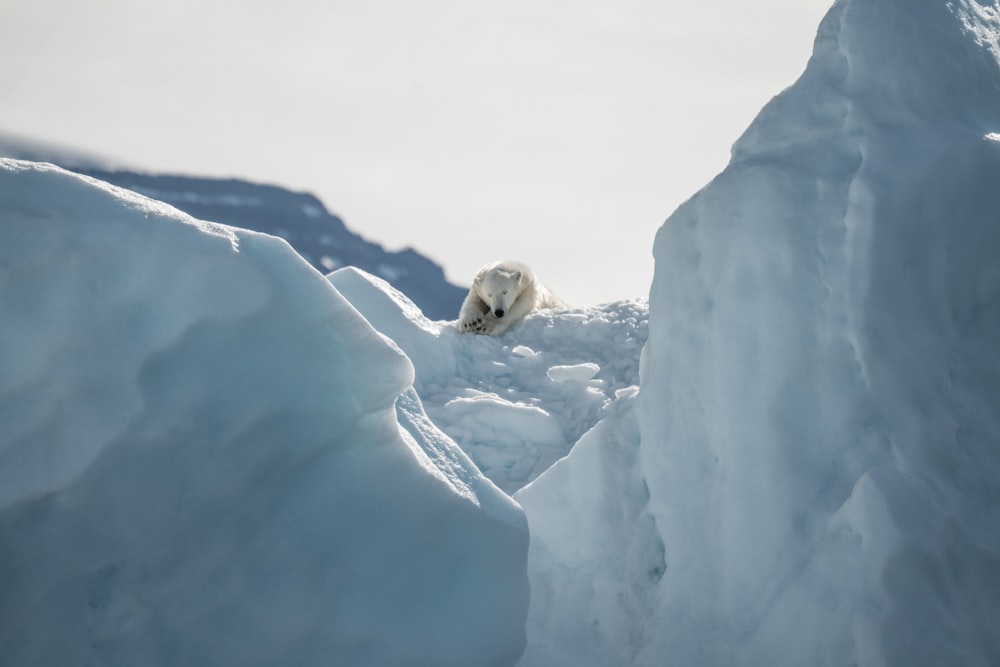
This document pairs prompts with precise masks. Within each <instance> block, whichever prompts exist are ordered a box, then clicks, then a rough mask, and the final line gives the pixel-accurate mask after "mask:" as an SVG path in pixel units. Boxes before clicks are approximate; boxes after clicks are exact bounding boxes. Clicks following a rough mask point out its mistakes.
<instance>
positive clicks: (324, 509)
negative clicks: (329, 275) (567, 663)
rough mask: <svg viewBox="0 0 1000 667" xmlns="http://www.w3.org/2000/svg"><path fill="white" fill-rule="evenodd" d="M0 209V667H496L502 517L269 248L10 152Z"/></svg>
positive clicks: (512, 562) (370, 347) (497, 499)
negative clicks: (396, 666)
mask: <svg viewBox="0 0 1000 667" xmlns="http://www.w3.org/2000/svg"><path fill="white" fill-rule="evenodd" d="M0 215H2V222H0V322H2V326H0V656H2V658H0V662H3V663H4V664H9V665H43V664H46V665H70V664H101V665H111V664H133V665H180V664H214V665H237V664H239V665H254V664H260V665H263V664H268V665H279V664H280V665H319V664H330V663H331V661H332V662H335V663H337V664H350V665H373V666H379V667H381V666H383V665H392V664H407V665H427V666H428V667H431V666H435V667H436V666H439V665H455V666H461V667H465V666H467V665H470V664H485V665H498V666H499V665H510V664H512V663H513V662H514V661H515V660H516V659H517V657H518V656H519V655H520V653H521V651H522V649H523V645H524V616H525V613H526V608H527V602H528V590H527V581H526V573H525V568H526V565H525V551H526V544H527V532H526V526H525V521H524V516H523V514H522V513H521V511H520V509H519V508H518V507H517V506H516V505H515V504H514V503H513V502H511V500H510V499H509V498H508V497H507V496H506V495H504V494H503V493H501V492H500V491H499V490H498V489H497V488H496V487H495V486H493V484H491V483H490V482H489V481H488V480H486V479H485V478H484V477H483V476H482V475H481V474H480V473H479V472H478V470H476V468H475V466H473V465H472V464H471V462H470V461H469V460H468V458H467V457H466V456H465V455H464V454H463V453H462V452H461V451H460V450H459V449H458V448H457V447H456V446H455V444H454V443H453V442H452V441H451V440H450V439H448V438H447V436H445V435H444V434H443V433H441V432H440V430H438V429H436V428H435V427H434V426H433V424H431V423H430V421H429V420H427V418H426V416H425V415H424V414H423V410H422V409H421V407H420V404H419V400H417V399H416V397H415V395H414V394H413V392H412V390H408V387H409V385H410V383H411V382H412V379H413V367H412V365H411V364H410V363H409V362H408V361H407V360H406V358H405V357H404V355H403V354H402V353H401V352H400V351H399V349H398V348H397V347H396V346H394V345H392V344H390V343H389V342H387V341H386V339H385V338H384V337H383V336H381V335H380V334H378V333H377V332H376V331H375V330H374V329H372V327H371V325H370V324H369V323H368V322H367V321H365V320H364V319H363V318H362V317H361V316H359V315H358V313H357V311H356V310H355V309H354V308H352V307H351V306H350V304H349V303H348V302H347V301H346V300H344V298H343V297H341V296H340V295H339V294H338V293H337V292H336V291H335V290H334V289H333V288H332V287H331V286H330V284H329V282H328V281H326V280H324V279H323V277H322V276H321V275H320V274H319V273H317V272H316V271H315V270H313V269H312V268H310V267H309V266H308V265H307V264H306V263H305V262H304V260H303V259H302V258H301V257H299V256H298V255H296V254H295V253H294V252H293V251H292V250H291V248H290V247H289V246H288V245H287V243H285V242H284V241H281V240H280V239H277V238H274V237H269V236H265V235H262V234H257V233H253V232H247V231H244V230H237V229H233V228H228V227H222V226H219V225H214V224H211V223H205V222H200V221H197V220H194V219H192V218H190V217H188V216H186V215H184V214H181V213H180V212H179V211H177V210H176V209H172V208H170V207H169V206H166V205H163V204H160V203H158V202H154V201H152V200H149V199H146V198H145V197H142V196H139V195H136V194H134V193H130V192H127V191H123V190H119V189H117V188H114V187H112V186H110V185H107V184H102V183H100V182H97V181H93V180H91V179H87V178H85V177H82V176H77V175H74V174H70V173H69V172H65V171H63V170H61V169H58V168H55V167H52V166H51V165H48V166H46V165H39V164H32V163H23V162H14V161H10V160H3V161H0ZM54 267H58V270H56V269H55V268H54ZM401 396H402V397H401ZM400 397H401V398H400ZM397 399H399V400H398V401H397Z"/></svg>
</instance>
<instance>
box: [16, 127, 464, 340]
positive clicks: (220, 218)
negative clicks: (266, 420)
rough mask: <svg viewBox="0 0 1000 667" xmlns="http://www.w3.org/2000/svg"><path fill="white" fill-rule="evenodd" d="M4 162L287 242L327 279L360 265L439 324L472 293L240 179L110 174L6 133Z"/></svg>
mask: <svg viewBox="0 0 1000 667" xmlns="http://www.w3.org/2000/svg"><path fill="white" fill-rule="evenodd" d="M0 156H3V157H13V158H18V159H24V160H32V161H35V162H42V161H44V162H52V163H54V164H58V165H59V166H61V167H64V168H67V169H71V170H73V171H76V172H79V173H83V174H87V175H89V176H93V177H95V178H98V179H100V180H102V181H107V182H109V183H112V184H114V185H118V186H120V187H123V188H128V189H129V190H134V191H136V192H139V193H142V194H144V195H146V196H149V197H152V198H154V199H158V200H160V201H163V202H166V203H168V204H170V205H171V206H174V207H176V208H178V209H180V210H182V211H184V212H185V213H188V214H190V215H192V216H194V217H196V218H200V219H202V220H211V221H213V222H220V223H223V224H227V225H233V226H239V227H243V228H245V229H252V230H254V231H258V232H264V233H266V234H272V235H274V236H280V237H281V238H283V239H285V240H286V241H288V243H289V244H291V246H292V247H293V248H295V250H296V251H297V252H298V253H299V254H300V255H302V257H303V258H305V259H306V261H308V262H309V263H310V264H312V265H313V266H314V267H316V268H317V269H318V270H319V271H320V272H322V273H324V274H325V273H329V272H330V271H333V270H335V269H338V268H341V267H344V266H356V267H358V268H361V269H364V270H365V271H367V272H369V273H372V274H375V275H378V276H381V277H382V278H384V279H385V280H386V281H388V282H389V283H390V284H391V285H392V286H393V287H395V288H396V289H398V290H400V291H401V292H403V293H404V294H406V295H407V296H408V297H409V298H410V299H411V300H412V301H413V302H414V303H415V304H417V306H419V307H420V309H421V310H422V311H423V312H424V314H425V315H426V316H427V317H429V318H431V319H433V320H451V319H454V318H455V316H456V315H457V313H458V310H459V308H460V306H461V305H462V299H464V298H465V293H466V289H465V288H462V287H458V286H456V285H453V284H451V283H449V282H448V281H447V279H446V278H445V275H444V270H443V269H442V268H441V267H440V266H439V265H438V264H435V263H434V262H433V261H431V260H430V259H428V258H427V257H425V256H423V255H421V254H420V253H418V252H417V251H416V250H413V249H411V248H407V249H405V250H401V251H399V252H390V251H387V250H386V249H385V248H383V247H382V246H381V245H379V244H378V243H373V242H371V241H367V240H365V239H364V238H362V237H361V236H360V235H358V234H356V233H354V232H352V231H351V230H349V229H347V227H346V226H345V225H344V223H343V221H342V220H341V219H340V218H338V217H337V216H335V215H333V214H331V213H330V212H329V211H327V210H326V208H325V207H324V206H323V203H322V202H320V200H319V199H317V198H316V197H314V196H313V195H311V194H308V193H304V192H293V191H291V190H286V189H284V188H281V187H277V186H272V185H261V184H257V183H251V182H248V181H243V180H238V179H217V178H201V177H191V176H178V175H168V174H151V173H143V172H139V171H135V170H131V169H118V168H112V167H111V166H110V162H109V161H104V160H101V159H100V158H99V157H95V156H91V155H85V154H83V153H79V152H76V151H72V150H69V149H62V148H60V147H55V146H51V145H48V144H44V143H41V142H35V141H29V140H23V139H19V138H16V137H12V136H10V135H6V134H0Z"/></svg>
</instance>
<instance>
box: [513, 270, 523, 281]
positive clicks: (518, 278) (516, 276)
mask: <svg viewBox="0 0 1000 667" xmlns="http://www.w3.org/2000/svg"><path fill="white" fill-rule="evenodd" d="M512 277H513V278H514V280H515V281H517V282H520V280H521V272H520V271H515V272H514V275H513V276H512Z"/></svg>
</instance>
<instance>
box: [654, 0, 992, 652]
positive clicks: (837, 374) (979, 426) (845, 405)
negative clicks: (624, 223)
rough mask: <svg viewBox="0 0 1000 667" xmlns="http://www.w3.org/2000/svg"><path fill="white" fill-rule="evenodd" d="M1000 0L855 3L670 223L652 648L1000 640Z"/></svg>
mask: <svg viewBox="0 0 1000 667" xmlns="http://www.w3.org/2000/svg"><path fill="white" fill-rule="evenodd" d="M998 35H1000V13H998V7H997V4H996V3H984V2H977V1H976V0H965V1H958V2H945V1H944V0H920V1H917V2H914V1H912V0H906V1H903V0H846V1H844V2H839V3H837V4H836V5H835V6H834V7H833V9H832V10H831V11H830V13H829V14H828V15H827V17H826V18H825V20H824V21H823V24H822V25H821V27H820V31H819V35H818V38H817V41H816V48H815V54H814V56H813V58H812V59H811V61H810V63H809V65H808V68H807V70H806V72H805V73H804V75H803V76H802V78H801V79H800V80H799V81H798V82H797V83H796V84H795V85H794V86H793V87H791V88H790V89H789V90H787V91H785V92H784V93H782V94H781V95H780V96H778V97H777V98H776V99H775V100H773V101H772V102H771V103H770V104H769V105H768V106H767V107H766V108H765V109H764V110H763V111H762V112H761V114H760V116H759V117H758V118H757V120H756V121H755V122H754V123H753V125H752V126H751V127H750V129H749V130H748V131H747V132H746V134H745V135H744V136H743V137H742V138H741V139H740V140H739V141H738V142H737V143H736V145H735V146H734V148H733V157H732V162H731V164H730V165H729V167H728V168H727V169H726V170H725V171H724V172H723V173H722V174H721V175H720V176H719V177H717V178H716V179H715V180H714V181H713V182H712V183H711V184H710V185H709V186H708V187H707V188H705V189H704V190H703V191H702V192H700V193H698V195H696V196H695V197H694V198H692V199H691V200H690V201H689V202H687V203H686V204H685V205H684V206H682V207H681V208H680V209H679V210H678V211H677V212H676V213H675V214H674V215H673V216H672V217H671V218H670V219H669V220H668V221H667V222H666V223H665V224H664V226H663V227H662V228H661V230H660V232H659V234H658V236H657V239H656V244H655V249H654V253H655V256H656V277H655V280H654V284H653V288H652V292H651V299H650V304H651V313H650V343H649V344H648V346H647V348H646V356H645V359H644V365H643V368H642V377H643V385H642V394H641V399H640V400H641V410H642V412H641V415H642V416H641V421H642V430H641V438H642V445H641V454H640V459H641V462H642V467H643V470H644V471H645V473H646V475H647V481H648V484H649V489H650V510H651V512H652V514H653V516H654V518H655V520H656V523H657V526H658V527H659V529H660V531H661V535H662V537H663V540H664V543H665V547H666V563H667V569H666V573H665V576H664V578H663V580H662V582H661V583H660V596H659V604H658V607H657V609H656V611H655V619H656V623H657V624H658V629H659V630H660V634H659V635H658V636H657V637H656V639H655V640H654V641H652V642H651V643H650V644H648V645H647V646H645V647H643V648H642V649H641V650H640V653H639V660H638V662H639V664H662V660H663V659H664V657H665V656H670V657H672V658H673V659H674V660H676V664H701V665H710V664H718V665H731V664H772V665H776V664H787V665H802V664H809V665H839V664H851V663H855V664H864V665H882V664H886V665H888V664H891V665H901V664H907V665H938V664H949V665H971V664H993V663H995V662H997V660H1000V621H998V619H1000V448H997V446H996V445H997V443H998V440H1000V409H998V408H1000V348H998V346H997V341H1000V264H998V263H997V260H996V258H997V256H998V254H1000V218H998V217H997V211H1000V187H998V184H1000V142H998V141H997V136H996V135H995V134H993V133H995V132H997V131H998V130H1000V65H998V53H1000V49H998V44H997V36H998Z"/></svg>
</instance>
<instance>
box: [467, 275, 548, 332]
mask: <svg viewBox="0 0 1000 667" xmlns="http://www.w3.org/2000/svg"><path fill="white" fill-rule="evenodd" d="M565 307H566V304H565V303H563V302H562V301H560V300H559V299H558V298H557V297H556V296H555V295H553V294H552V292H550V291H549V290H548V288H546V287H545V285H543V284H541V283H540V282H538V280H536V279H535V274H534V272H533V271H532V270H531V269H530V268H528V266H527V265H526V264H522V263H521V262H511V261H504V262H491V263H489V264H487V265H486V266H484V267H483V268H481V269H479V273H477V274H476V277H475V278H474V279H473V280H472V287H471V288H469V295H468V296H467V297H465V302H464V303H463V304H462V311H461V312H460V313H459V314H458V328H459V329H460V330H461V331H471V332H474V333H484V334H489V335H490V336H499V335H500V334H502V333H503V332H504V331H506V330H507V329H509V328H510V326H511V325H512V324H514V323H515V322H517V321H518V320H520V319H521V318H522V317H524V316H525V315H527V314H528V313H530V312H531V311H532V310H535V309H541V308H565Z"/></svg>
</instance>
